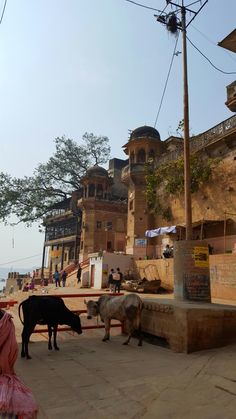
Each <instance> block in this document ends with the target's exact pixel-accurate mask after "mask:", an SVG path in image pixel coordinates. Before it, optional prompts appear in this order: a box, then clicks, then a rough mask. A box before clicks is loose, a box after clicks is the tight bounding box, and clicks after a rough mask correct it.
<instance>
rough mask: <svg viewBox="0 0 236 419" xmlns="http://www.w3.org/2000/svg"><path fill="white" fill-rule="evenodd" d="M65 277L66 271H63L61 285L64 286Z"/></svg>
mask: <svg viewBox="0 0 236 419" xmlns="http://www.w3.org/2000/svg"><path fill="white" fill-rule="evenodd" d="M66 278H67V272H66V271H63V273H62V276H61V279H62V286H63V287H65V286H66Z"/></svg>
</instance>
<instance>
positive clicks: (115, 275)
mask: <svg viewBox="0 0 236 419" xmlns="http://www.w3.org/2000/svg"><path fill="white" fill-rule="evenodd" d="M122 279H123V274H122V273H121V271H120V268H116V272H115V270H114V269H113V268H111V270H110V273H109V276H108V286H109V288H110V291H111V292H118V293H119V292H120V288H121V283H122Z"/></svg>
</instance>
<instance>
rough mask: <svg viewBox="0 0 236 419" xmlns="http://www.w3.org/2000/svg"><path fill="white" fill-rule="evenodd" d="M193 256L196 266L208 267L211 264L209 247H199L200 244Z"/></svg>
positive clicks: (194, 250)
mask: <svg viewBox="0 0 236 419" xmlns="http://www.w3.org/2000/svg"><path fill="white" fill-rule="evenodd" d="M193 257H194V261H195V266H197V267H199V268H208V266H209V251H208V247H199V246H196V247H194V249H193Z"/></svg>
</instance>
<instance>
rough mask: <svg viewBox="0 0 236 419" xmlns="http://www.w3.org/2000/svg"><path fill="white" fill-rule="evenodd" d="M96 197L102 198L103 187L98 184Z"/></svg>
mask: <svg viewBox="0 0 236 419" xmlns="http://www.w3.org/2000/svg"><path fill="white" fill-rule="evenodd" d="M97 197H98V198H102V197H103V186H102V185H100V184H98V185H97Z"/></svg>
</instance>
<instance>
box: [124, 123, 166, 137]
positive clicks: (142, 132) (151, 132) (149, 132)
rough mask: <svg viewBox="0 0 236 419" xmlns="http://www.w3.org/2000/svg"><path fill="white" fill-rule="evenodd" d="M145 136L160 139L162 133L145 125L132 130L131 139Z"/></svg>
mask: <svg viewBox="0 0 236 419" xmlns="http://www.w3.org/2000/svg"><path fill="white" fill-rule="evenodd" d="M145 137H149V138H150V137H151V138H156V139H157V140H160V134H159V132H158V131H157V130H156V129H155V128H153V127H149V126H147V125H144V126H143V127H139V128H136V129H135V130H133V131H132V132H131V134H130V139H129V141H132V140H135V139H137V138H145Z"/></svg>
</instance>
